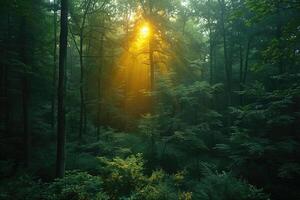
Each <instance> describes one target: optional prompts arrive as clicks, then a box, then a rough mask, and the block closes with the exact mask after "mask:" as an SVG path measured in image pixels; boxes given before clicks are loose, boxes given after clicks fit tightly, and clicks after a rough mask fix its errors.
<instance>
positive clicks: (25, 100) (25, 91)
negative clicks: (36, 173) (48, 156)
mask: <svg viewBox="0 0 300 200" xmlns="http://www.w3.org/2000/svg"><path fill="white" fill-rule="evenodd" d="M24 73H25V74H24V77H23V79H22V108H23V132H24V137H25V138H24V142H25V166H26V167H29V166H30V160H31V141H32V135H31V132H30V130H29V115H28V114H29V113H28V107H29V82H28V77H27V72H26V70H25V72H24Z"/></svg>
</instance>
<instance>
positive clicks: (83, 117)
mask: <svg viewBox="0 0 300 200" xmlns="http://www.w3.org/2000/svg"><path fill="white" fill-rule="evenodd" d="M91 2H92V0H87V3H86V7H85V11H84V14H83V17H82V18H83V19H82V23H81V27H80V33H79V37H80V38H79V40H80V41H79V60H80V88H79V90H80V119H79V135H78V137H79V140H82V135H83V132H84V126H85V125H84V123H86V122H85V120H86V108H85V100H84V63H83V42H84V30H85V23H86V17H87V14H88V10H89V8H90V5H91Z"/></svg>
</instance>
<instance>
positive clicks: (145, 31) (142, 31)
mask: <svg viewBox="0 0 300 200" xmlns="http://www.w3.org/2000/svg"><path fill="white" fill-rule="evenodd" d="M140 35H141V36H142V37H144V38H146V37H148V36H149V35H150V27H149V25H148V24H144V25H143V26H142V27H141V29H140Z"/></svg>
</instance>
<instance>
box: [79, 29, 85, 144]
mask: <svg viewBox="0 0 300 200" xmlns="http://www.w3.org/2000/svg"><path fill="white" fill-rule="evenodd" d="M79 61H80V86H79V90H80V119H79V135H78V137H79V140H81V139H82V131H83V120H84V116H83V115H84V110H85V109H84V105H85V104H84V91H83V78H84V69H83V28H81V30H80V44H79Z"/></svg>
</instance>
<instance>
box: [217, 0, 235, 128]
mask: <svg viewBox="0 0 300 200" xmlns="http://www.w3.org/2000/svg"><path fill="white" fill-rule="evenodd" d="M218 2H219V5H220V7H221V29H222V36H223V49H224V66H225V76H226V86H227V91H226V96H227V108H228V107H229V106H231V95H232V88H231V76H232V69H231V61H230V63H229V54H228V46H227V33H226V27H225V13H226V4H225V0H218ZM226 114H227V119H228V121H227V127H228V128H229V127H230V126H231V118H230V114H229V113H228V112H226Z"/></svg>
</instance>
